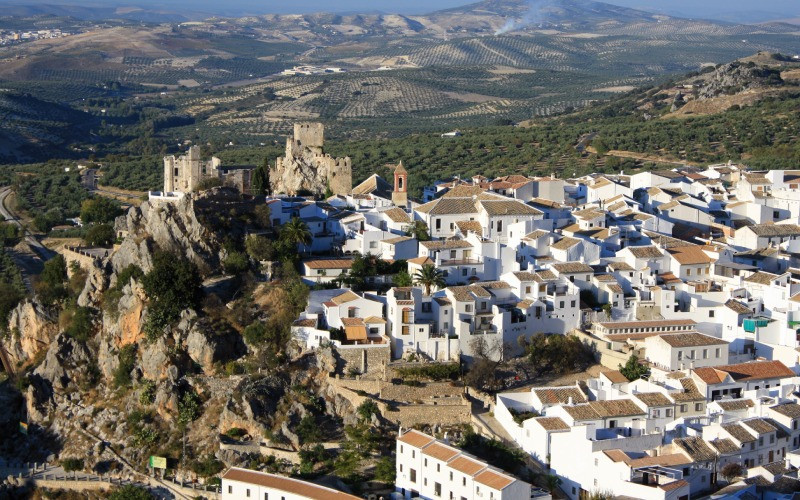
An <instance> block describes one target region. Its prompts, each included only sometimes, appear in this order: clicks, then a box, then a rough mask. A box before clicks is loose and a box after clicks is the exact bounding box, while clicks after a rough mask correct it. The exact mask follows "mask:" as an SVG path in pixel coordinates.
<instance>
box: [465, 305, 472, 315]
mask: <svg viewBox="0 0 800 500" xmlns="http://www.w3.org/2000/svg"><path fill="white" fill-rule="evenodd" d="M464 310H465V311H466V312H468V313H469V312H472V304H467V305H466V306H464Z"/></svg>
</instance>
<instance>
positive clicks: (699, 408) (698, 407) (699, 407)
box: [694, 403, 703, 411]
mask: <svg viewBox="0 0 800 500" xmlns="http://www.w3.org/2000/svg"><path fill="white" fill-rule="evenodd" d="M694 411H703V403H695V404H694Z"/></svg>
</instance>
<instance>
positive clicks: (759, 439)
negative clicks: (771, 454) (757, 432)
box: [758, 436, 764, 446]
mask: <svg viewBox="0 0 800 500" xmlns="http://www.w3.org/2000/svg"><path fill="white" fill-rule="evenodd" d="M758 446H764V436H761V437H759V438H758Z"/></svg>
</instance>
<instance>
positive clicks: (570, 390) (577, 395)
mask: <svg viewBox="0 0 800 500" xmlns="http://www.w3.org/2000/svg"><path fill="white" fill-rule="evenodd" d="M533 393H534V394H536V397H537V398H539V401H541V402H542V403H544V404H550V405H554V404H567V403H569V401H570V398H571V399H572V402H573V403H582V402H585V401H586V395H585V394H584V393H583V391H581V390H580V389H578V388H577V387H575V386H566V387H543V388H541V389H533Z"/></svg>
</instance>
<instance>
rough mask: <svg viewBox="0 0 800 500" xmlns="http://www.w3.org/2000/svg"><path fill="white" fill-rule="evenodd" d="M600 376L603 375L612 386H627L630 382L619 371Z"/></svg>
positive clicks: (604, 373)
mask: <svg viewBox="0 0 800 500" xmlns="http://www.w3.org/2000/svg"><path fill="white" fill-rule="evenodd" d="M601 375H604V376H605V377H606V378H607V379H608V380H610V381H611V383H612V384H627V383H628V382H630V381H629V380H628V377H626V376H625V375H623V374H622V372H620V371H619V370H611V371H607V372H603V373H601Z"/></svg>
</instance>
